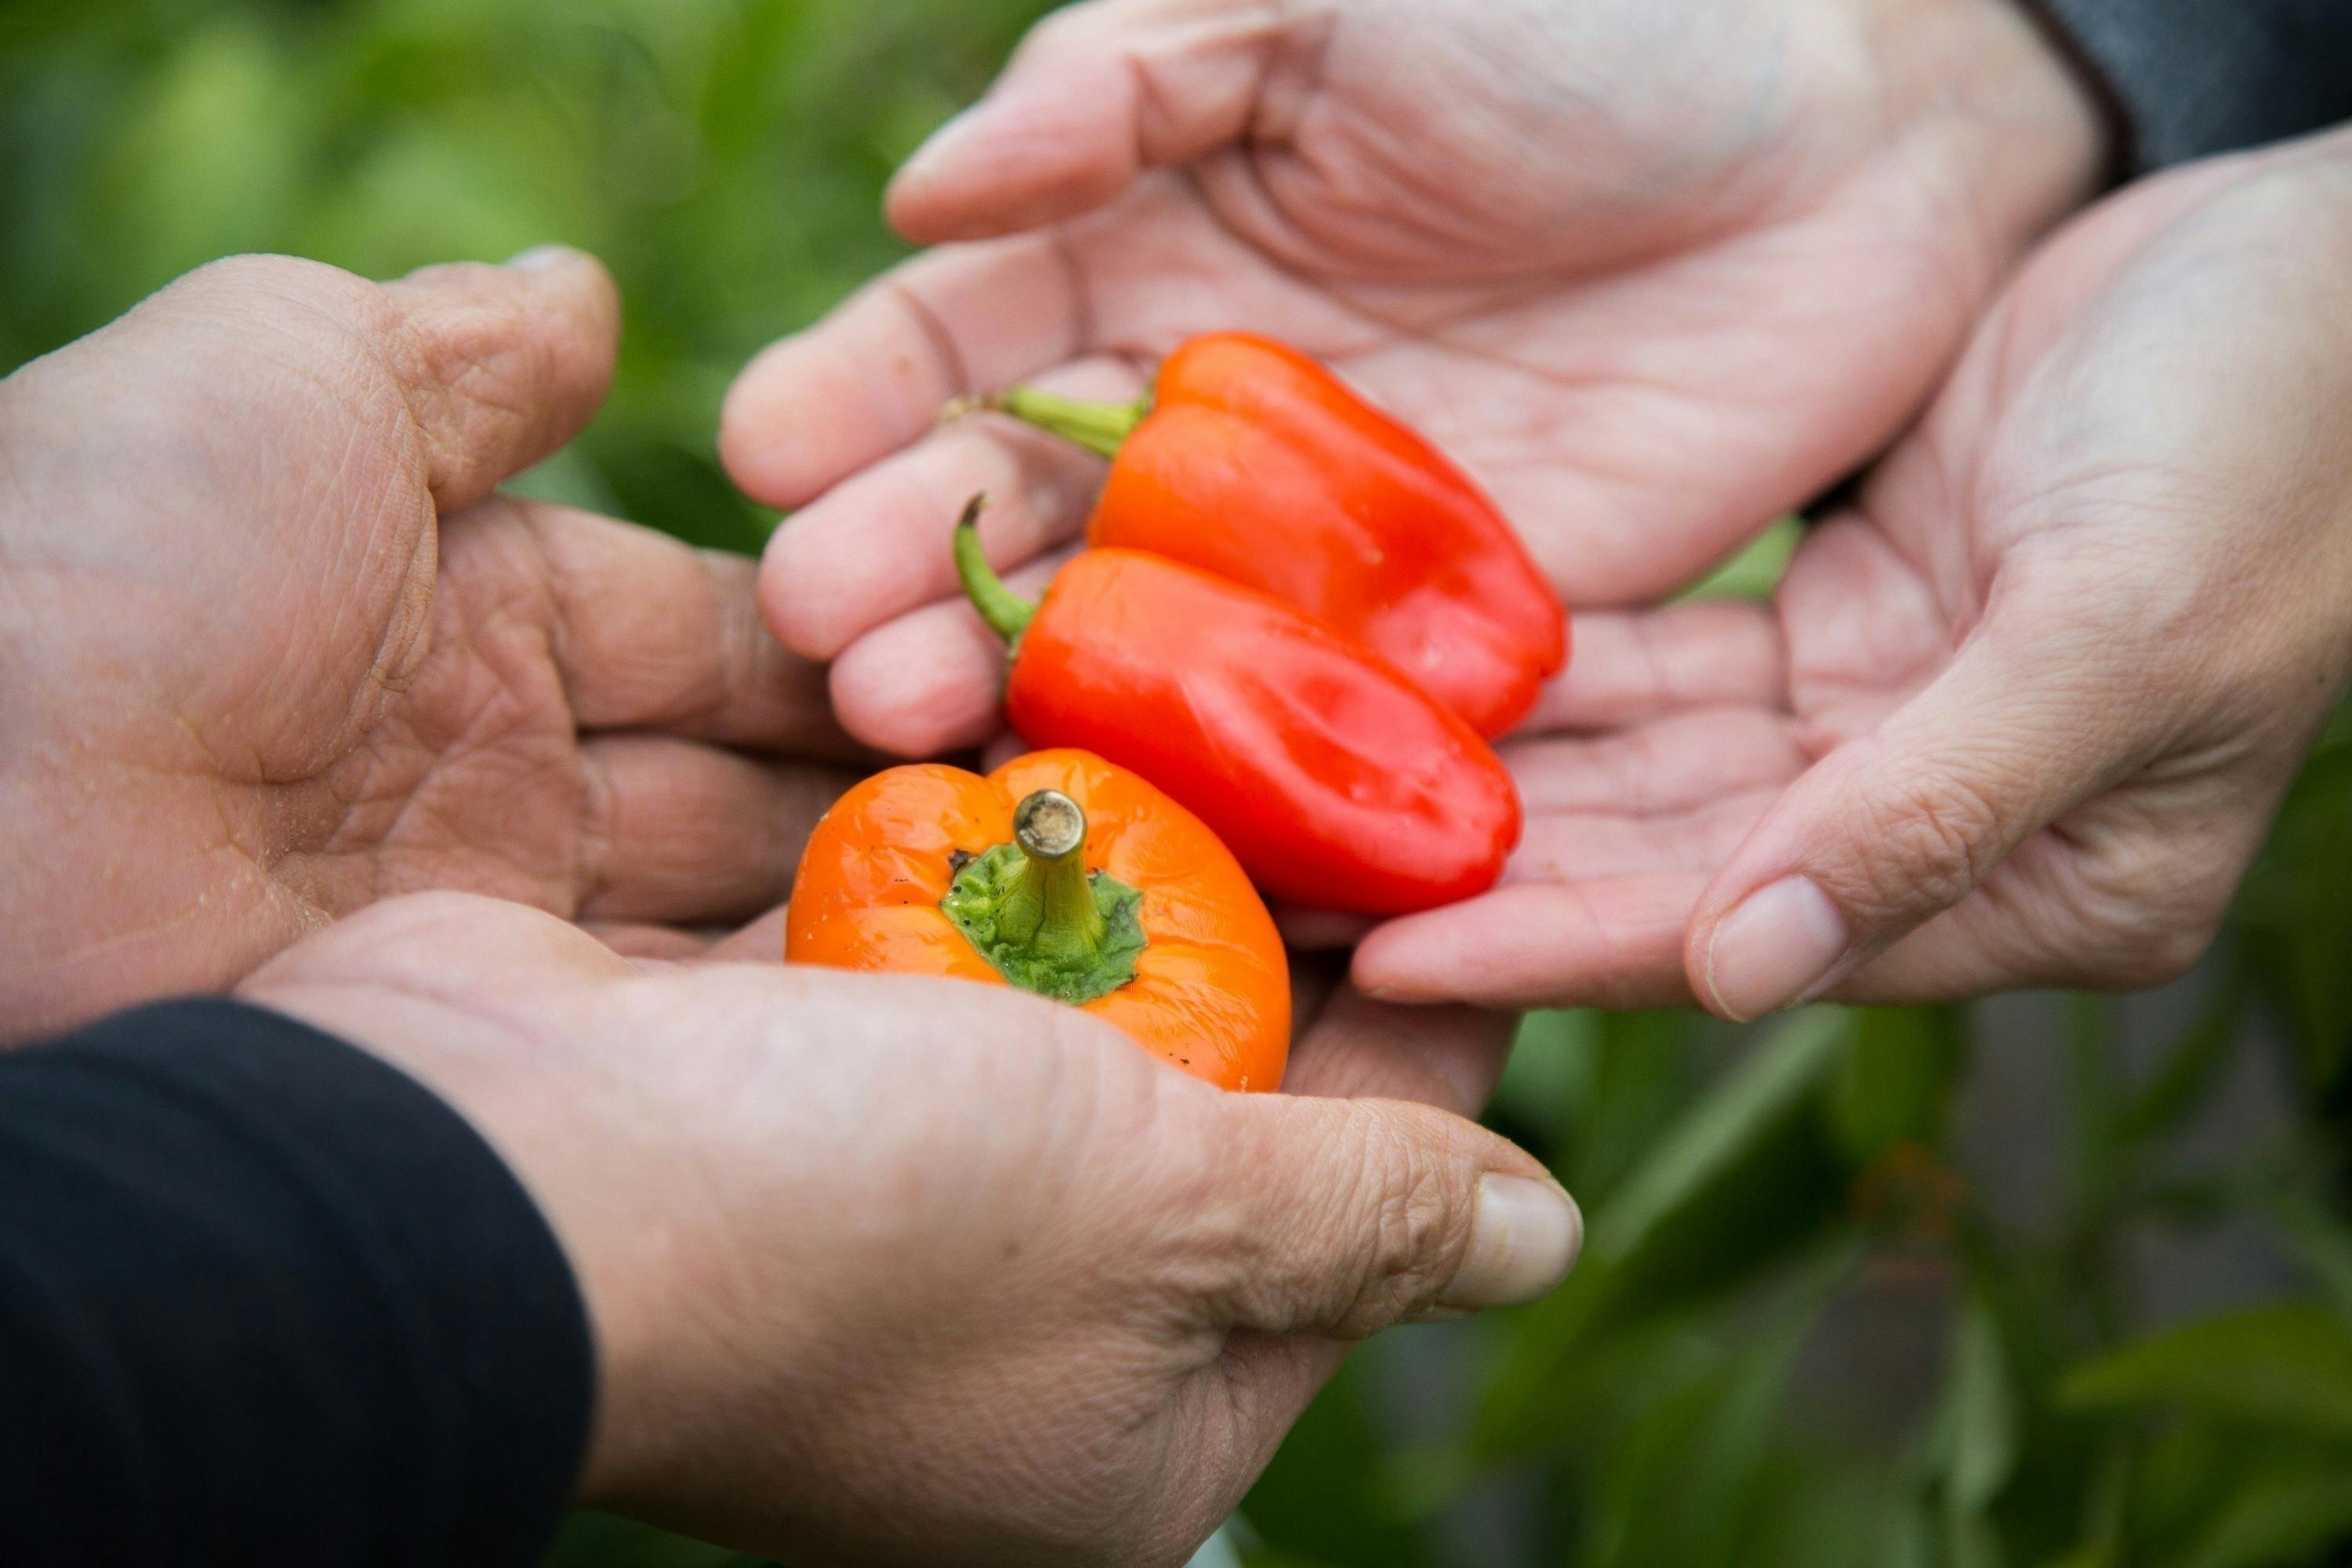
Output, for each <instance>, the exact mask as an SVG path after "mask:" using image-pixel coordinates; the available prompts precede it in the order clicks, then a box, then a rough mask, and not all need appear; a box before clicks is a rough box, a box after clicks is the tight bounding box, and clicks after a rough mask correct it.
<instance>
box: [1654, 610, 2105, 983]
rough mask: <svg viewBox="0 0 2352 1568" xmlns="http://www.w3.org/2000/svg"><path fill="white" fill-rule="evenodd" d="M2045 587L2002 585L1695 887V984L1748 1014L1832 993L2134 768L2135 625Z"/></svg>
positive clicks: (1691, 938) (1688, 963) (1688, 945)
mask: <svg viewBox="0 0 2352 1568" xmlns="http://www.w3.org/2000/svg"><path fill="white" fill-rule="evenodd" d="M1995 599H1996V602H1995V604H1994V605H1993V606H1992V607H1991V608H1990V610H1989V611H1988V612H1987V615H1986V617H1985V619H1984V620H1983V621H1981V622H1980V623H1979V626H1978V627H1977V628H1976V630H1975V631H1974V632H1973V633H1972V634H1970V636H1969V639H1968V640H1967V641H1966V642H1965V643H1963V644H1962V646H1961V647H1960V650H1959V652H1958V655H1957V656H1956V657H1955V658H1954V659H1953V661H1952V662H1951V664H1950V665H1949V666H1948V667H1947V668H1945V670H1944V671H1943V673H1942V674H1941V675H1940V676H1938V677H1937V679H1935V680H1934V681H1933V682H1932V683H1931V684H1929V685H1928V686H1927V688H1926V689H1924V690H1922V691H1920V692H1919V693H1918V694H1917V695H1916V696H1914V697H1913V698H1912V699H1911V700H1909V701H1907V702H1906V703H1905V704H1904V705H1903V706H1902V707H1901V708H1899V709H1897V710H1895V713H1894V714H1893V715H1891V716H1890V717H1889V718H1887V719H1886V720H1885V721H1882V722H1881V723H1880V724H1879V726H1878V727H1877V729H1876V730H1874V731H1872V732H1871V733H1870V734H1868V735H1866V736H1864V737H1863V738H1862V739H1860V740H1856V741H1852V742H1847V743H1846V744H1844V745H1842V746H1840V747H1838V748H1837V749H1836V750H1835V751H1832V752H1830V753H1829V754H1828V755H1827V756H1826V757H1824V758H1823V759H1822V761H1821V762H1819V763H1815V764H1814V765H1813V767H1812V768H1811V770H1810V771H1808V772H1807V773H1805V774H1804V775H1803V776H1802V777H1801V778H1800V779H1798V780H1797V782H1796V783H1795V784H1792V785H1790V788H1789V789H1788V791H1787V792H1786V793H1785V794H1784V795H1781V796H1780V799H1779V801H1778V802H1776V803H1775V804H1774V805H1773V806H1772V807H1771V809H1770V810H1769V812H1767V813H1766V815H1765V816H1764V819H1763V820H1762V822H1760V823H1759V824H1758V826H1756V827H1755V829H1754V830H1753V831H1752V832H1750V833H1749V834H1748V837H1747V839H1746V841H1745V842H1743V843H1742V844H1741V845H1740V847H1739V848H1738V850H1737V851H1736V852H1735V853H1734V854H1733V856H1732V858H1731V859H1730V861H1729V863H1728V864H1727V865H1726V867H1725V868H1724V869H1723V870H1722V871H1721V872H1720V873H1718V874H1717V877H1716V878H1715V879H1714V881H1713V882H1712V883H1711V884H1710V885H1709V886H1708V888H1707V890H1706V893H1704V894H1703V895H1701V897H1700V900H1699V902H1698V906H1697V910H1696V913H1695V914H1694V915H1693V917H1692V921H1691V925H1690V928H1689V932H1688V935H1687V938H1686V941H1685V949H1684V954H1683V958H1684V965H1685V969H1686V971H1687V973H1688V975H1689V979H1690V984H1691V987H1692V990H1693V991H1694V992H1695V993H1696V994H1697V996H1698V998H1699V999H1700V1001H1702V1002H1703V1003H1705V1004H1706V1006H1707V1007H1708V1008H1710V1009H1711V1010H1713V1011H1714V1012H1715V1013H1717V1014H1718V1015H1720V1016H1723V1017H1726V1018H1729V1019H1733V1020H1735V1021H1743V1022H1744V1021H1746V1020H1748V1019H1751V1018H1755V1017H1758V1016H1761V1015H1763V1014H1765V1013H1769V1012H1774V1011H1777V1010H1779V1009H1780V1008H1783V1007H1790V1006H1795V1005H1800V1004H1801V1003H1805V1002H1809V1001H1811V1000H1813V999H1815V998H1817V997H1819V996H1822V995H1823V994H1827V993H1829V992H1830V991H1832V989H1834V988H1835V987H1836V986H1837V985H1838V984H1840V983H1841V982H1842V981H1843V980H1844V979H1845V978H1846V977H1847V976H1848V975H1850V974H1852V973H1853V972H1854V971H1856V970H1857V969H1859V968H1861V967H1862V966H1863V965H1864V964H1865V963H1869V962H1870V961H1871V960H1872V959H1874V958H1875V957H1876V956H1878V955H1879V954H1880V953H1882V952H1885V951H1886V949H1888V948H1889V947H1891V946H1893V945H1894V944H1895V942H1897V941H1899V940H1900V939H1901V938H1902V937H1904V936H1905V935H1906V934H1907V933H1909V932H1910V931H1914V930H1916V928H1917V927H1919V926H1920V925H1922V924H1924V923H1926V922H1927V921H1928V920H1929V919H1931V918H1932V917H1934V916H1936V915H1937V914H1940V913H1942V912H1943V911H1944V910H1948V909H1950V908H1951V907H1953V906H1954V905H1956V904H1958V903H1959V902H1960V901H1961V900H1964V899H1966V898H1967V897H1968V896H1969V894H1970V893H1972V892H1973V891H1975V890H1976V889H1977V887H1978V886H1979V884H1980V883H1982V882H1983V880H1984V879H1986V878H1987V877H1989V876H1990V875H1991V874H1992V872H1993V871H1994V869H1995V868H1998V867H1999V866H2000V864H2001V862H2002V861H2004V860H2005V859H2007V858H2009V855H2010V853H2011V851H2012V850H2014V849H2015V848H2016V847H2018V846H2019V845H2020V844H2021V843H2022V842H2023V841H2024V840H2025V839H2026V838H2028V837H2031V836H2032V835H2033V834H2035V833H2037V832H2039V831H2041V830H2042V828H2044V827H2046V826H2049V825H2050V824H2051V823H2052V822H2053V820H2055V819H2056V818H2057V817H2058V816H2060V815H2061V814H2062V813H2063V812H2065V811H2067V810H2069V809H2071V808H2072V807H2073V806H2074V805H2077V804H2079V803H2080V802H2082V801H2083V800H2084V799H2087V798H2089V797H2090V796H2091V795H2095V794H2096V793H2098V792H2099V791H2101V790H2103V789H2105V788H2106V787H2107V786H2108V785H2109V784H2112V783H2114V782H2115V781H2116V779H2118V778H2120V777H2121V776H2123V775H2124V774H2125V773H2126V772H2128V771H2129V769H2130V768H2131V766H2132V765H2133V763H2134V761H2135V757H2136V755H2137V748H2138V736H2137V727H2138V721H2137V717H2136V715H2137V713H2138V712H2140V711H2142V710H2143V709H2144V704H2142V703H2139V702H2136V701H2135V700H2133V692H2134V684H2135V683H2134V679H2133V677H2132V673H2131V671H2130V670H2128V669H2126V668H2119V665H2118V660H2119V658H2122V657H2126V656H2125V655H2123V654H2122V653H2120V652H2119V650H2121V649H2123V648H2124V647H2125V644H2124V642H2123V639H2122V638H2120V637H2116V636H2114V635H2112V634H2111V633H2109V632H2103V631H2102V630H2101V629H2100V628H2098V627H2097V626H2094V625H2092V624H2090V617H2088V616H2084V615H2082V614H2080V613H2079V610H2080V605H2079V603H2078V604H2077V605H2075V606H2074V607H2073V608H2071V609H2070V608H2069V607H2068V606H2067V605H2063V603H2062V604H2057V605H2053V604H2052V603H2051V600H2052V599H2053V593H2052V591H2050V590H2048V589H2043V590H2042V591H2040V592H2038V593H2036V594H2034V595H2032V602H2029V599H2028V597H2027V596H2026V595H2019V594H2012V595H2009V596H2007V597H2006V598H2003V597H2001V596H2000V595H1998V594H1997V595H1996V596H1995Z"/></svg>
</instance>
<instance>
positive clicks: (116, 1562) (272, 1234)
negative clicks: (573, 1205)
mask: <svg viewBox="0 0 2352 1568" xmlns="http://www.w3.org/2000/svg"><path fill="white" fill-rule="evenodd" d="M592 1367H593V1362H592V1357H591V1350H590V1342H589V1333H588V1324H587V1318H586V1314H585V1311H584V1309H583V1305H582V1302H581V1300H580V1295H579V1290H578V1288H577V1286H576V1284H575V1283H574V1281H573V1279H572V1272H571V1268H570V1266H569V1265H568V1264H567V1262H566V1261H565V1259H564V1257H563V1255H562V1251H561V1250H560V1249H559V1247H558V1246H557V1243H556V1240H555V1237H553V1235H552V1234H551V1232H550V1231H549V1229H548V1226H547V1224H546V1222H545V1220H544V1219H543V1218H542V1217H541V1215H540V1213H539V1211H538V1209H537V1208H536V1207H535V1206H534V1205H532V1203H531V1201H530V1198H529V1196H528V1195H527V1194H525V1193H524V1191H523V1189H522V1187H521V1185H520V1183H518V1182H517V1181H516V1179H515V1177H514V1176H513V1174H512V1173H510V1172H509V1171H508V1169H507V1168H506V1166H505V1164H504V1163H501V1162H500V1160H499V1157H498V1156H497V1154H495V1153H494V1152H492V1151H491V1149H490V1147H489V1146H488V1144H487V1143H486V1142H483V1140H482V1139H481V1137H480V1136H479V1135H478V1133H477V1132H476V1131H474V1130H473V1128H472V1127H471V1126H470V1125H468V1124H467V1122H466V1121H464V1120H463V1119H462V1118H461V1117H459V1116H458V1115H457V1113H456V1112H455V1111H454V1110H451V1109H450V1108H449V1107H448V1106H446V1105H445V1104H444V1103H443V1102H442V1101H441V1100H438V1099H437V1098H436V1097H435V1096H434V1095H433V1094H431V1093H430V1092H428V1091H427V1090H426V1089H424V1088H423V1087H422V1086H420V1085H419V1084H417V1083H416V1082H415V1080H413V1079H409V1078H407V1077H405V1076H404V1075H403V1074H402V1073H400V1072H398V1071H397V1070H395V1069H394V1068H391V1067H390V1066H387V1065H386V1064H385V1063H383V1062H382V1061H380V1060H378V1059H377V1058H373V1057H372V1056H369V1055H367V1054H366V1053H365V1052H363V1051H360V1050H357V1049H355V1048H353V1047H350V1046H347V1045H345V1044H343V1043H341V1041H338V1040H336V1039H334V1038H332V1037H329V1036H326V1035H323V1034H320V1033H319V1032H318V1031H317V1030H314V1029H311V1028H309V1027H307V1026H304V1025H301V1024H299V1023H296V1022H294V1021H293V1020H291V1019H289V1018H286V1017H283V1016H279V1015H277V1014H274V1013H269V1012H265V1011H263V1010H261V1009H258V1008H254V1007H247V1006H242V1005H237V1004H235V1003H229V1002H218V1001H204V1002H182V1003H172V1004H167V1005H161V1006H155V1007H149V1008H144V1009H142V1010H140V1011H138V1012H133V1013H127V1014H123V1015H121V1016H117V1017H114V1018H111V1019H109V1020H107V1021H106V1022H104V1023H101V1024H99V1025H97V1026H93V1027H91V1028H89V1029H86V1030H84V1031H82V1032H81V1033H79V1035H75V1036H72V1037H68V1038H67V1039H64V1040H61V1041H58V1042H56V1043H54V1044H50V1045H46V1046H37V1047H32V1048H30V1049H27V1050H24V1051H21V1052H18V1053H16V1054H15V1055H12V1056H8V1057H5V1058H0V1563H5V1564H12V1565H13V1564H28V1565H30V1564H38V1565H41V1568H49V1565H53V1564H54V1565H58V1568H79V1565H80V1564H100V1563H103V1564H106V1565H108V1568H144V1565H147V1564H154V1565H156V1568H163V1565H165V1564H172V1565H175V1568H184V1565H186V1564H191V1563H237V1564H241V1565H247V1568H257V1565H259V1564H263V1563H269V1564H280V1563H282V1564H288V1565H289V1568H290V1565H293V1564H300V1565H302V1568H344V1565H347V1564H349V1565H362V1564H365V1565H369V1568H424V1565H426V1564H431V1565H434V1568H470V1565H474V1564H482V1565H491V1564H497V1565H500V1568H504V1565H509V1564H527V1563H533V1562H535V1561H536V1560H537V1559H538V1557H539V1556H540V1555H541V1553H542V1552H544V1551H545V1549H546V1546H547V1543H548V1542H549V1541H550V1540H551V1538H552V1536H553V1534H554V1531H555V1529H556V1526H557V1524H558V1523H559V1522H560V1520H561V1517H562V1509H563V1507H564V1504H565V1501H566V1500H567V1498H568V1497H569V1495H570V1493H571V1490H572V1485H573V1483H574V1480H575V1479H576V1475H577V1471H578V1468H579V1465H580V1462H581V1458H582V1454H583V1448H584V1447H585V1444H586V1438H587V1432H588V1421H589V1414H590V1399H591V1393H592V1390H591V1378H592Z"/></svg>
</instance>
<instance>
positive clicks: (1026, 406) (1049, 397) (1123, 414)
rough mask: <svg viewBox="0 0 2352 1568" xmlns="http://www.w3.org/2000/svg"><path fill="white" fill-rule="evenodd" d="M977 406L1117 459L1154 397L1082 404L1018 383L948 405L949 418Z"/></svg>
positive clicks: (1143, 418)
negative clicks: (1009, 387) (997, 391)
mask: <svg viewBox="0 0 2352 1568" xmlns="http://www.w3.org/2000/svg"><path fill="white" fill-rule="evenodd" d="M978 408H987V409H993V410H994V411H995V412H997V413H999V414H1009V415H1011V416H1013V418H1015V419H1018V420H1020V421H1021V422H1022V423H1023V424H1024V425H1034V426H1036V427H1037V428H1038V429H1040V430H1044V431H1046V432H1047V433H1049V434H1051V435H1055V436H1059V437H1062V439H1064V440H1065V441H1075V442H1076V443H1077V444H1078V445H1079V446H1081V447H1085V448H1086V449H1087V451H1089V452H1099V453H1101V454H1102V455H1103V456H1104V457H1106V458H1116V457H1118V449H1119V447H1120V446H1122V445H1123V444H1124V443H1125V442H1126V440H1127V438H1128V437H1129V436H1131V435H1133V434H1134V433H1135V427H1136V426H1139V425H1140V424H1142V423H1143V421H1144V420H1145V418H1147V417H1148V416H1150V413H1151V399H1150V398H1149V397H1140V398H1138V399H1137V400H1136V401H1135V402H1133V403H1081V402H1080V401H1078V400H1077V399H1076V398H1075V397H1062V396H1058V395H1055V394H1054V393H1051V392H1040V391H1038V390H1037V388H1035V387H1034V386H1016V387H1013V388H1012V389H1011V390H1010V391H1006V392H999V393H995V394H992V395H989V396H986V397H966V398H959V399H957V400H956V401H955V402H953V403H951V404H950V405H948V408H947V414H946V417H948V418H950V419H954V418H958V417H960V416H963V415H965V414H969V413H971V411H972V410H974V409H978Z"/></svg>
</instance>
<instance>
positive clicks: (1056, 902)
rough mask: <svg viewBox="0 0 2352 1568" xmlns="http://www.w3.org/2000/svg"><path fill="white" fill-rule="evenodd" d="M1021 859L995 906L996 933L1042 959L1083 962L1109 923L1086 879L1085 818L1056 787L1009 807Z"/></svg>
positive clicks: (1091, 954)
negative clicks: (1016, 872)
mask: <svg viewBox="0 0 2352 1568" xmlns="http://www.w3.org/2000/svg"><path fill="white" fill-rule="evenodd" d="M1013 842H1014V843H1015V844H1017V845H1019V846H1020V847H1021V853H1022V855H1023V856H1024V863H1023V865H1022V868H1021V872H1020V875H1019V877H1018V878H1017V879H1015V880H1014V882H1013V886H1012V887H1011V888H1010V889H1007V891H1006V893H1005V895H1004V901H1003V904H1002V905H1000V906H999V908H998V912H997V918H996V929H997V933H998V934H999V935H1000V936H1001V937H1003V939H1004V940H1005V941H1006V942H1012V943H1014V944H1016V945H1018V946H1021V947H1024V948H1026V949H1027V950H1028V951H1029V952H1030V953H1031V954H1032V955H1033V956H1034V957H1036V958H1040V959H1043V960H1045V961H1046V962H1048V963H1083V962H1085V961H1086V960H1088V959H1091V958H1093V957H1095V956H1096V955H1097V953H1099V952H1102V946H1103V938H1104V936H1105V935H1106V934H1107V933H1108V930H1109V922H1108V921H1106V920H1105V919H1104V918H1103V912H1102V908H1101V906H1100V905H1098V904H1097V902H1096V901H1095V890H1094V889H1093V887H1092V886H1091V885H1090V884H1089V883H1088V881H1087V868H1086V857H1085V850H1086V847H1087V816H1086V813H1085V812H1084V811H1083V810H1082V809H1080V807H1079V805H1078V803H1077V802H1076V801H1075V800H1072V799H1071V798H1070V797H1069V796H1068V795H1064V794H1063V793H1062V792H1061V791H1059V790H1055V789H1041V790H1039V791H1037V792H1036V793H1035V794H1034V795H1024V797H1022V801H1021V804H1020V805H1017V806H1015V807H1013Z"/></svg>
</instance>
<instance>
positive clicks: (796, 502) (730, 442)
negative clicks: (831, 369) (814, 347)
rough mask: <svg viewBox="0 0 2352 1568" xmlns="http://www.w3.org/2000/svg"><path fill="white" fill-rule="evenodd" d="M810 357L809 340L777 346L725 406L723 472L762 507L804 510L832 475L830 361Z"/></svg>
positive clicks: (733, 388)
mask: <svg viewBox="0 0 2352 1568" xmlns="http://www.w3.org/2000/svg"><path fill="white" fill-rule="evenodd" d="M810 359H811V356H809V355H808V354H806V353H805V352H804V350H803V335H802V334H795V335H794V336H793V337H789V338H783V339H781V340H779V341H778V342H772V343H770V344H769V345H768V346H767V347H766V348H764V349H761V351H760V352H759V353H757V354H755V355H753V356H752V358H751V363H749V364H747V365H745V366H744V367H743V370H742V373H741V374H739V375H737V376H736V378H735V380H734V383H733V384H731V385H730V386H729V387H728V389H727V395H726V397H725V398H724V399H723V400H722V401H721V402H720V403H719V466H720V467H721V468H725V469H726V470H727V477H728V478H729V479H732V480H734V481H735V488H736V489H740V490H741V491H742V492H743V493H744V494H745V495H747V496H749V497H751V499H752V500H755V501H758V502H760V503H761V505H763V506H772V507H781V508H784V509H786V510H790V509H792V508H793V507H797V506H802V505H804V504H805V503H806V502H807V501H808V500H810V499H811V498H812V497H814V496H815V495H816V494H818V493H819V492H820V491H821V490H822V489H824V485H825V482H826V480H827V479H829V478H830V477H831V476H830V475H828V474H827V473H826V472H825V471H824V468H825V465H824V463H823V461H822V459H821V458H819V456H818V454H820V453H821V452H823V451H824V444H825V439H826V433H825V430H824V424H825V420H824V415H823V413H822V410H823V409H824V406H825V405H824V398H823V396H822V395H821V394H820V392H819V384H820V383H821V381H822V380H823V374H822V373H823V369H824V367H823V362H822V360H821V359H819V360H817V361H816V362H815V363H810ZM813 411H814V412H813Z"/></svg>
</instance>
